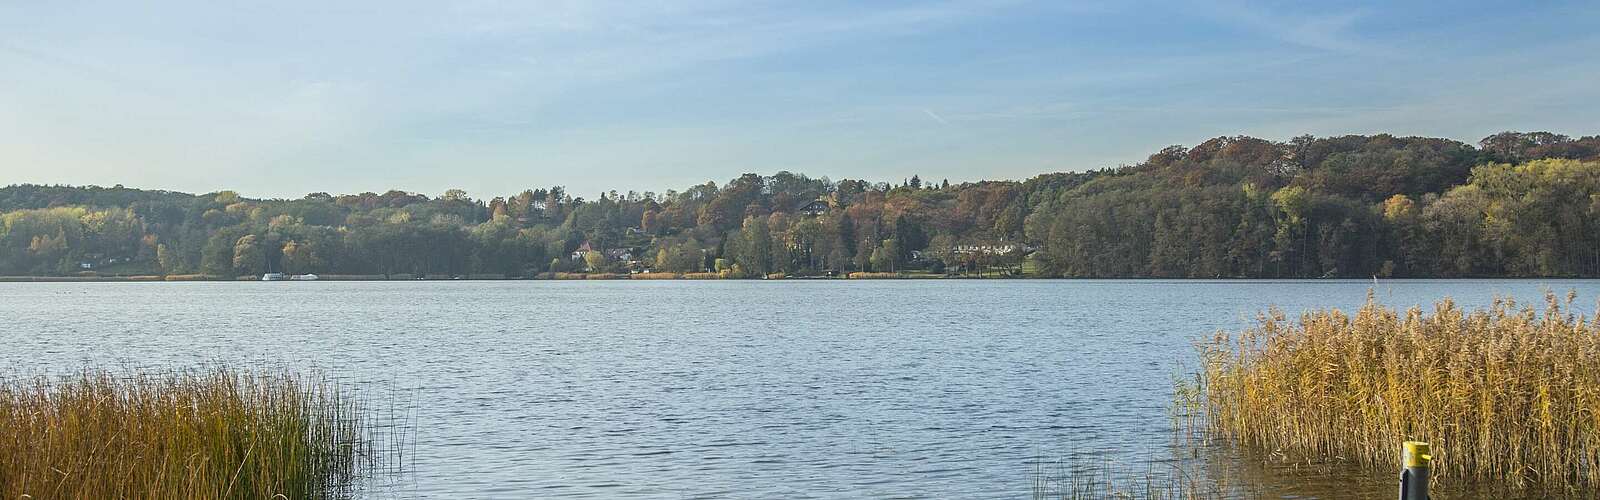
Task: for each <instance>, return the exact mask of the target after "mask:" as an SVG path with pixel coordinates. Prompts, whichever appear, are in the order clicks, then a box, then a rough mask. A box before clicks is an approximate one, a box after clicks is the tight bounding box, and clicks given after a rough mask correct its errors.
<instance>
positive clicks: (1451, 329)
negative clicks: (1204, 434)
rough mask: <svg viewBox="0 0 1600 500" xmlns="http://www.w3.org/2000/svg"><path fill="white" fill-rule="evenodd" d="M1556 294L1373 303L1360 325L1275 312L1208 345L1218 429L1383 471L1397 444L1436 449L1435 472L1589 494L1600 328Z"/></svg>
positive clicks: (1595, 446)
mask: <svg viewBox="0 0 1600 500" xmlns="http://www.w3.org/2000/svg"><path fill="white" fill-rule="evenodd" d="M1573 298H1574V296H1573V295H1572V294H1569V295H1568V297H1567V300H1566V301H1565V304H1563V302H1562V301H1560V300H1558V299H1557V298H1556V297H1555V296H1554V295H1553V294H1547V296H1546V306H1545V307H1544V308H1543V309H1542V311H1541V310H1539V309H1536V308H1534V307H1529V306H1525V305H1519V304H1517V303H1515V302H1514V301H1512V300H1497V301H1496V302H1495V303H1494V305H1493V306H1492V307H1490V308H1489V309H1487V310H1480V311H1472V312H1467V311H1463V310H1462V309H1460V308H1459V307H1457V306H1456V304H1455V303H1453V302H1451V301H1450V300H1444V301H1441V302H1439V303H1437V304H1436V305H1435V306H1434V308H1433V310H1432V311H1431V312H1429V313H1424V312H1423V311H1422V310H1421V309H1419V308H1412V309H1410V310H1408V311H1405V312H1404V313H1400V312H1397V311H1395V310H1393V309H1390V308H1386V307H1383V306H1380V305H1378V304H1377V303H1375V301H1374V300H1373V299H1372V298H1371V296H1370V295H1369V297H1368V300H1367V304H1366V305H1365V306H1363V307H1362V308H1361V309H1360V310H1359V311H1357V312H1356V314H1355V315H1354V316H1353V317H1352V316H1349V315H1346V314H1345V313H1343V312H1340V311H1338V310H1324V311H1315V312H1308V313H1305V314H1303V315H1301V316H1300V319H1299V321H1298V322H1290V321H1288V320H1286V319H1285V318H1284V315H1283V313H1281V312H1278V311H1276V310H1274V311H1272V312H1271V313H1268V314H1264V315H1262V316H1261V317H1260V318H1259V323H1258V324H1257V325H1256V326H1255V327H1254V328H1251V329H1248V330H1245V331H1244V332H1242V333H1241V334H1239V335H1237V336H1233V335H1229V334H1227V333H1218V334H1217V335H1216V336H1215V337H1214V338H1212V339H1210V340H1209V341H1206V342H1202V343H1201V345H1200V349H1201V352H1202V357H1203V364H1204V367H1203V372H1202V373H1201V384H1202V389H1201V391H1200V392H1201V393H1203V396H1202V397H1203V400H1204V401H1203V405H1204V407H1205V410H1206V417H1205V419H1206V422H1207V426H1208V427H1209V429H1210V430H1211V431H1213V432H1214V433H1216V434H1217V435H1220V436H1222V437H1225V438H1231V439H1232V440H1233V441H1234V442H1236V443H1240V444H1243V445H1247V446H1253V447H1257V448H1259V449H1265V450H1274V451H1281V452H1282V453H1285V454H1290V455H1291V456H1301V457H1306V458H1311V459H1329V458H1336V457H1342V458H1344V459H1348V460H1353V461H1355V462H1357V463H1361V464H1365V465H1368V466H1371V467H1378V468H1382V469H1381V470H1388V469H1394V468H1396V467H1398V466H1397V465H1396V464H1399V463H1400V443H1401V442H1403V441H1406V440H1420V441H1429V442H1431V443H1432V444H1433V449H1434V455H1436V456H1437V457H1438V458H1437V460H1436V461H1435V462H1434V474H1435V477H1439V478H1443V479H1446V480H1452V481H1460V482H1463V483H1479V484H1496V485H1511V486H1515V487H1538V488H1552V489H1567V490H1572V489H1580V490H1583V491H1593V488H1595V487H1597V486H1600V320H1596V321H1591V320H1588V319H1586V318H1584V317H1583V316H1574V315H1573V314H1572V313H1571V310H1572V307H1571V304H1572V301H1573Z"/></svg>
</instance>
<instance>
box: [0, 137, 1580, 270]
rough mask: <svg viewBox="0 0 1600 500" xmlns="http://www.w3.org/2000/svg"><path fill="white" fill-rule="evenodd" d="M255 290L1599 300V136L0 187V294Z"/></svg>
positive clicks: (1238, 142) (1240, 142) (1250, 141)
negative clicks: (1522, 290) (30, 287)
mask: <svg viewBox="0 0 1600 500" xmlns="http://www.w3.org/2000/svg"><path fill="white" fill-rule="evenodd" d="M268 270H272V271H279V272H286V273H321V274H362V275H395V274H410V275H433V276H462V275H487V276H534V275H536V274H539V273H544V272H551V271H559V272H612V273H616V272H627V271H644V270H651V271H656V272H679V273H682V272H700V271H721V272H722V274H723V275H724V276H728V277H760V276H763V275H766V274H768V273H777V272H782V273H786V274H788V275H821V274H829V273H833V274H838V273H846V272H855V271H872V272H907V271H916V272H932V273H965V272H974V271H980V270H981V271H985V272H994V271H996V270H999V271H1001V272H1004V273H1009V274H1024V273H1025V274H1028V275H1036V276H1048V277H1056V276H1064V277H1146V276H1148V277H1184V278H1214V277H1262V278H1316V277H1361V278H1365V277H1370V276H1396V277H1466V276H1505V277H1518V276H1561V277H1579V276H1583V277H1596V276H1600V136H1590V137H1583V138H1579V139H1573V138H1571V137H1567V136H1563V135H1557V134H1552V133H1547V132H1536V133H1517V132H1506V133H1501V134H1496V135H1493V136H1490V137H1487V138H1484V139H1483V140H1482V141H1480V142H1479V143H1478V144H1477V145H1476V146H1474V145H1472V144H1466V143H1462V142H1458V141H1454V140H1450V139H1438V138H1426V137H1394V136H1389V135H1376V136H1355V135H1352V136H1343V137H1326V138H1314V137H1310V136H1303V137H1296V138H1294V139H1291V140H1289V141H1287V142H1274V141H1269V140H1264V139H1257V138H1253V137H1244V136H1238V137H1218V138H1216V139H1212V140H1209V141H1206V142H1204V143H1202V144H1200V145H1198V146H1195V147H1192V148H1185V147H1180V146H1172V147H1168V148H1165V149H1162V150H1160V151H1159V152H1156V153H1155V154H1153V155H1150V157H1149V159H1147V160H1145V161H1144V162H1142V163H1139V164H1137V165H1131V166H1123V167H1118V168H1108V169H1102V170H1095V171H1089V172H1079V173H1053V174H1044V175H1040V176H1037V177H1034V178H1031V179H1028V180H1026V181H1021V182H1017V181H983V182H975V183H961V184H950V183H948V182H944V181H941V182H931V181H929V180H924V179H920V178H917V177H911V178H909V179H905V180H903V181H901V182H899V183H885V182H869V181H863V180H842V181H837V182H834V181H830V180H828V179H826V178H821V179H813V178H809V177H807V176H805V175H800V174H794V173H789V172H779V173H777V174H775V175H771V176H761V175H756V174H745V175H743V176H741V177H739V178H737V179H733V180H731V181H729V182H728V183H727V184H724V185H721V186H719V185H717V184H716V183H712V182H707V183H705V184H702V185H698V186H692V187H689V188H688V189H685V190H683V191H673V190H668V191H666V192H664V193H653V192H645V193H636V192H628V193H617V192H614V191H613V192H608V193H603V194H601V195H599V196H597V197H596V198H594V199H585V198H582V197H574V196H572V195H571V194H570V193H567V192H566V191H565V190H564V189H562V188H560V187H551V188H540V189H530V190H526V191H522V192H520V193H514V194H511V195H510V196H506V197H495V198H492V199H474V198H471V197H469V196H468V195H467V194H466V193H463V192H461V191H459V190H450V191H447V192H445V193H444V194H442V195H440V196H438V197H430V196H425V195H422V194H416V193H406V192H400V191H389V192H386V193H382V194H377V193H361V194H350V195H338V196H334V195H329V194H327V193H312V194H309V195H306V196H305V197H303V198H300V199H292V200H286V199H253V198H247V197H244V196H241V195H240V194H238V193H235V192H231V191H223V192H218V193H207V194H201V195H194V194H188V193H179V192H172V191H153V190H140V189H128V188H123V187H121V186H117V187H110V188H106V187H97V186H87V187H70V186H39V185H13V186H10V187H6V188H0V275H37V276H46V275H72V274H82V273H86V272H88V273H98V274H110V275H129V274H207V275H214V276H219V277H232V276H238V275H257V274H260V273H262V272H265V271H268Z"/></svg>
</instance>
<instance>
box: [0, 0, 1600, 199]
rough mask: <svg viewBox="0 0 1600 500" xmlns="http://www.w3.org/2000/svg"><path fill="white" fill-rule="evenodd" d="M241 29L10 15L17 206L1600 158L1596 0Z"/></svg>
mask: <svg viewBox="0 0 1600 500" xmlns="http://www.w3.org/2000/svg"><path fill="white" fill-rule="evenodd" d="M329 3H334V4H339V5H332V6H330V5H326V4H329ZM224 4H230V5H224ZM231 4H234V2H211V1H206V2H183V1H171V2H156V3H146V2H121V1H117V2H78V1H71V0H62V1H53V2H28V1H10V2H6V1H0V184H10V183H21V182H33V183H72V184H100V185H111V184H117V183H121V184H125V185H128V186H136V187H148V188H165V189H178V190H185V191H194V192H207V191H213V190H219V189H236V190H239V191H241V192H243V193H245V194H247V195H252V196H286V197H298V196H301V195H303V194H305V193H307V192H312V191H329V192H335V193H343V192H360V191H382V190H385V189H389V188H398V189H404V190H409V191H417V192H422V193H427V194H435V195H436V194H438V193H441V192H443V191H444V190H445V189H447V188H463V189H466V190H467V191H468V192H469V193H470V194H473V195H475V196H482V197H488V196H495V195H506V194H511V193H514V192H516V191H520V190H521V189H522V188H524V187H533V186H549V185H565V186H567V187H568V188H569V189H570V190H571V191H573V192H574V193H576V194H580V195H585V196H593V195H594V194H596V193H598V192H600V191H601V190H604V189H617V190H621V191H626V190H629V189H634V190H640V191H644V190H656V191H663V190H666V189H668V188H673V189H682V188H684V187H687V186H689V185H693V184H697V183H701V182H704V181H706V180H714V181H716V182H718V183H719V184H720V183H722V182H725V181H726V180H727V179H730V178H733V177H736V176H737V175H738V174H740V173H742V172H761V173H772V172H775V171H778V170H791V171H796V172H803V173H807V174H809V175H812V176H829V177H831V178H833V179H840V178H844V177H851V178H866V179H870V180H892V181H895V182H898V181H899V180H900V179H903V178H906V177H909V176H911V175H912V174H919V175H921V176H922V177H923V178H927V179H934V180H937V179H945V178H948V179H950V180H951V181H952V182H956V181H962V180H977V179H983V178H1010V179H1023V178H1027V177H1030V176H1033V175H1036V174H1039V173H1043V172H1050V171H1065V170H1084V169H1091V168H1099V167H1104V166H1115V165H1117V164H1122V163H1132V162H1137V161H1139V160H1141V159H1143V158H1144V157H1145V156H1147V155H1148V154H1149V153H1150V152H1153V151H1156V150H1157V149H1159V148H1161V147H1162V146H1165V145H1170V144H1186V145H1193V144H1196V143H1198V142H1200V141H1203V140H1205V139H1207V138H1210V137H1214V136H1218V135H1234V134H1249V135H1255V136H1260V137H1266V138H1272V139H1287V138H1289V137H1292V136H1295V135H1299V134H1303V133H1310V134H1316V135H1337V134H1347V133H1377V132H1392V133H1396V134H1401V135H1427V136H1443V137H1451V138H1456V139H1460V140H1465V141H1469V142H1470V141H1476V140H1477V139H1479V138H1481V137H1482V136H1485V135H1488V134H1490V133H1494V132H1497V131H1502V130H1525V131H1526V130H1551V131H1556V132H1563V133H1568V134H1572V135H1592V134H1597V133H1600V83H1597V82H1600V56H1596V54H1600V30H1597V29H1596V27H1597V26H1600V4H1595V3H1593V2H1588V3H1585V2H1570V3H1567V2H1527V3H1524V2H1498V3H1491V2H1455V3H1452V4H1450V5H1445V3H1444V2H1377V3H1334V2H1263V3H1256V2H1231V1H1210V0H1207V1H1195V2H1173V3H1168V2H1160V3H1156V2H1104V3H1090V2H1085V3H1074V2H1061V1H1050V2H1027V1H993V2H989V1H983V2H980V1H960V0H956V1H944V2H907V1H873V2H833V1H808V2H762V1H748V0H746V1H723V0H682V1H673V2H651V1H612V0H583V1H561V2H536V1H529V2H504V3H501V2H470V1H469V2H404V1H388V2H370V3H367V2H299V1H283V2H263V3H259V4H255V5H231Z"/></svg>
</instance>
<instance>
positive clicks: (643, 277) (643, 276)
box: [629, 273, 678, 280]
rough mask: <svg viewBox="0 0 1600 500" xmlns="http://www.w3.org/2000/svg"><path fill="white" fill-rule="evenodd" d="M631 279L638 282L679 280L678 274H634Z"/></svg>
mask: <svg viewBox="0 0 1600 500" xmlns="http://www.w3.org/2000/svg"><path fill="white" fill-rule="evenodd" d="M629 278H630V279H636V280H675V279H678V273H634V274H633V275H631V276H629Z"/></svg>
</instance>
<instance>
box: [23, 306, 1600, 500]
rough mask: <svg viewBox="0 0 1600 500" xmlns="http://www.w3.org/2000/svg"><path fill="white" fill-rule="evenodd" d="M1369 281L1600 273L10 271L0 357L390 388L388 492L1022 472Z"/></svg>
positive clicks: (1313, 487)
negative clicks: (1229, 346)
mask: <svg viewBox="0 0 1600 500" xmlns="http://www.w3.org/2000/svg"><path fill="white" fill-rule="evenodd" d="M1369 289H1374V290H1375V291H1376V293H1377V295H1378V297H1379V299H1380V300H1381V301H1383V302H1385V303H1388V304H1391V305H1401V306H1409V305H1413V304H1431V303H1432V302H1433V301H1434V300H1436V299H1439V298H1441V297H1445V296H1449V297H1453V298H1455V299H1456V300H1457V301H1458V302H1461V303H1464V304H1467V305H1469V306H1482V305H1486V304H1488V303H1489V302H1490V301H1491V300H1492V299H1494V297H1496V296H1497V295H1501V296H1503V295H1511V296H1515V297H1517V298H1519V299H1522V300H1526V301H1536V300H1538V299H1540V298H1541V297H1542V295H1543V293H1544V290H1545V289H1550V290H1554V291H1556V292H1558V293H1561V294H1565V292H1566V291H1567V290H1572V289H1575V290H1576V291H1577V292H1578V293H1579V296H1580V299H1579V304H1580V307H1579V310H1580V311H1581V312H1584V313H1592V312H1593V311H1594V299H1595V298H1596V297H1597V296H1600V281H1562V280H1551V281H1538V280H1484V281H1383V282H1380V283H1378V284H1377V285H1376V288H1374V285H1373V283H1372V282H1371V281H1022V280H936V281H920V280H919V281H778V282H759V281H640V282H629V281H592V282H555V281H515V282H511V281H506V282H487V281H467V282H268V283H257V282H239V283H3V284H0V364H3V365H4V366H5V367H6V369H5V372H6V373H8V374H12V375H15V374H36V373H40V372H50V371H53V372H60V371H68V370H72V369H75V368H78V367H82V366H84V365H93V366H100V367H108V368H113V369H130V368H134V367H145V368H151V367H154V368H168V367H188V366H195V365H199V364H204V363H207V362H215V361H224V362H228V363H230V364H249V365H252V366H254V365H267V366H289V367H293V368H296V369H307V370H312V369H315V370H322V371H324V372H326V373H330V374H333V375H334V376H337V377H339V378H340V379H342V380H346V381H349V382H350V383H352V384H354V385H356V386H359V387H367V386H373V387H376V386H385V387H387V386H393V387H396V388H398V391H399V392H400V393H403V394H404V395H405V397H406V398H409V399H410V400H411V401H412V404H413V410H412V412H413V416H414V423H415V431H414V432H415V436H414V439H413V442H412V444H413V445H414V448H415V449H414V452H413V453H412V454H411V455H410V456H408V457H407V464H406V465H407V467H408V468H409V472H408V473H406V474H404V475H403V477H402V478H400V479H398V480H395V481H393V483H394V484H390V485H387V486H385V487H383V488H382V489H380V490H378V491H375V492H373V494H374V496H382V497H460V496H468V497H502V498H517V497H521V498H526V497H553V496H570V497H588V498H632V497H639V498H861V497H871V498H891V497H892V498H1027V497H1028V496H1029V494H1030V488H1031V487H1032V477H1033V471H1034V464H1036V463H1038V462H1039V461H1040V460H1041V459H1043V460H1045V461H1047V462H1048V461H1054V460H1059V459H1074V460H1085V459H1087V460H1104V461H1114V462H1119V463H1123V464H1129V466H1130V467H1133V468H1151V467H1161V465H1160V464H1162V463H1164V461H1168V460H1171V459H1172V454H1173V447H1172V446H1171V442H1172V440H1171V435H1170V432H1169V431H1168V429H1169V423H1168V422H1169V421H1168V419H1167V411H1166V408H1167V405H1168V402H1169V401H1170V397H1171V388H1172V377H1173V376H1174V374H1180V373H1183V372H1184V371H1185V370H1186V366H1187V368H1189V369H1192V368H1193V366H1194V350H1193V348H1192V342H1193V341H1194V340H1196V339H1198V338H1201V337H1203V336H1207V335H1209V334H1211V333H1212V332H1214V331H1216V330H1218V329H1238V328H1241V327H1244V326H1247V325H1248V324H1250V322H1251V319H1252V318H1253V316H1254V315H1255V314H1256V313H1257V312H1259V311H1261V310H1263V309H1265V308H1267V307H1269V306H1278V307H1280V308H1282V309H1284V310H1285V311H1288V312H1290V313H1293V312H1295V311H1299V310H1302V309H1306V308H1318V307H1341V308H1355V307H1357V306H1359V305H1360V304H1361V303H1362V302H1363V301H1364V300H1365V297H1366V294H1367V292H1368V290H1369ZM1151 464H1155V465H1151ZM1246 469H1248V468H1246ZM1139 470H1143V469H1139ZM1245 480H1247V481H1257V482H1262V483H1264V486H1263V487H1264V488H1266V489H1268V490H1271V491H1274V492H1277V493H1281V494H1285V495H1310V496H1323V497H1346V498H1348V497H1363V496H1365V497H1370V498H1390V497H1392V491H1393V489H1392V488H1393V487H1392V486H1391V484H1392V481H1391V480H1390V479H1389V476H1380V477H1354V478H1352V477H1335V478H1329V479H1328V480H1327V481H1320V482H1319V481H1315V480H1307V479H1304V478H1296V477H1294V476H1293V475H1292V473H1291V472H1290V471H1275V470H1265V471H1261V470H1257V471H1254V472H1252V473H1247V474H1246V479H1245ZM1329 485H1337V486H1336V488H1337V489H1330V486H1329ZM1330 492H1331V493H1330Z"/></svg>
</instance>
